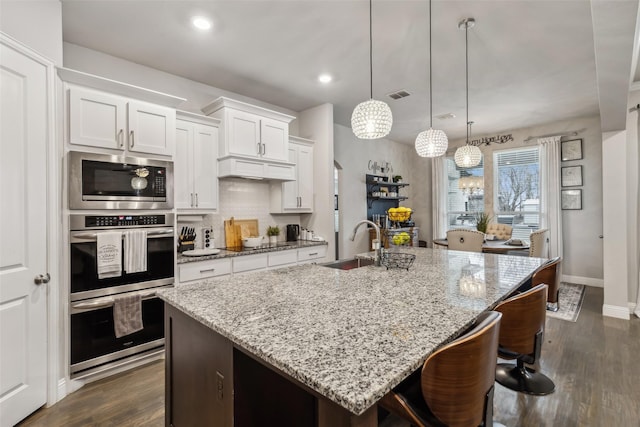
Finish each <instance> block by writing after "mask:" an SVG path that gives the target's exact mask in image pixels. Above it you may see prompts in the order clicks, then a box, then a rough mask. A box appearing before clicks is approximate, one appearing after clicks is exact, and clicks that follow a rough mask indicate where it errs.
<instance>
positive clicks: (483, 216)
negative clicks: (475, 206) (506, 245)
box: [475, 212, 492, 233]
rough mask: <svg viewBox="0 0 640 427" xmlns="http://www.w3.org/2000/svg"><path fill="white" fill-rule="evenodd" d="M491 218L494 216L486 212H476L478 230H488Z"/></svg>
mask: <svg viewBox="0 0 640 427" xmlns="http://www.w3.org/2000/svg"><path fill="white" fill-rule="evenodd" d="M491 218H492V216H491V215H489V214H487V213H484V212H478V213H476V214H475V219H476V229H477V230H478V231H482V232H483V233H486V232H487V225H489V223H490V222H491Z"/></svg>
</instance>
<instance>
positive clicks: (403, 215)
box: [387, 208, 412, 222]
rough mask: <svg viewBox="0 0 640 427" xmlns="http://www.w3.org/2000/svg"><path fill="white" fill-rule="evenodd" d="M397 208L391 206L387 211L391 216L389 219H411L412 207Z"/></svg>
mask: <svg viewBox="0 0 640 427" xmlns="http://www.w3.org/2000/svg"><path fill="white" fill-rule="evenodd" d="M395 209H397V208H391V209H389V210H388V211H387V215H388V216H389V220H391V221H400V222H402V221H409V218H411V213H412V211H411V209H409V208H407V210H406V211H396V210H395Z"/></svg>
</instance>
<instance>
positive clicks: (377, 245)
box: [349, 219, 382, 267]
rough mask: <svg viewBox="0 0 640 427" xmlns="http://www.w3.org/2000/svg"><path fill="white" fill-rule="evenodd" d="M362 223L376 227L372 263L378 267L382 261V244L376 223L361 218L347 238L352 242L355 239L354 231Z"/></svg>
mask: <svg viewBox="0 0 640 427" xmlns="http://www.w3.org/2000/svg"><path fill="white" fill-rule="evenodd" d="M362 224H371V225H372V226H373V228H375V229H376V240H375V241H374V243H373V247H374V252H375V255H374V265H377V266H378V267H379V266H380V263H381V261H382V244H381V243H382V242H381V241H380V227H379V226H378V224H376V223H375V222H373V221H369V220H368V219H363V220H362V221H360V222H358V223H357V224H356V226H355V227H354V229H353V233H351V236H349V239H350V240H351V241H352V242H353V241H354V240H355V239H356V232H357V231H358V228H360V226H361V225H362Z"/></svg>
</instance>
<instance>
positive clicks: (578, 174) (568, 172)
mask: <svg viewBox="0 0 640 427" xmlns="http://www.w3.org/2000/svg"><path fill="white" fill-rule="evenodd" d="M561 170H562V173H561V185H562V186H563V187H580V186H581V185H582V166H564V167H562V168H561Z"/></svg>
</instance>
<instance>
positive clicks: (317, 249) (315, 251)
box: [298, 245, 327, 264]
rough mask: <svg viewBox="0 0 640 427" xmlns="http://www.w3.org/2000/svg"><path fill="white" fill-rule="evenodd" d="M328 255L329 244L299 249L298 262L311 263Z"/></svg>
mask: <svg viewBox="0 0 640 427" xmlns="http://www.w3.org/2000/svg"><path fill="white" fill-rule="evenodd" d="M325 256H327V245H321V246H310V247H308V248H300V249H298V264H310V263H315V262H318V260H320V259H322V258H324V257H325Z"/></svg>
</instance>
